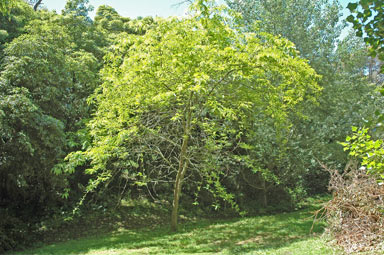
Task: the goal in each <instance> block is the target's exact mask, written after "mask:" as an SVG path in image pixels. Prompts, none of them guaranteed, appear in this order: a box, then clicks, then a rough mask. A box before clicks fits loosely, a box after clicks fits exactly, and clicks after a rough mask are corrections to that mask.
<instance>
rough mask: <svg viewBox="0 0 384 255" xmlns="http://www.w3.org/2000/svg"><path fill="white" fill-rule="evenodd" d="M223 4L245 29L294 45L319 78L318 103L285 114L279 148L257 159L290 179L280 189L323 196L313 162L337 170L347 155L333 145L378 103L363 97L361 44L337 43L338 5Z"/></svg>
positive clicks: (321, 175) (323, 183) (366, 86)
mask: <svg viewBox="0 0 384 255" xmlns="http://www.w3.org/2000/svg"><path fill="white" fill-rule="evenodd" d="M227 3H228V5H229V6H230V7H231V8H232V9H234V10H235V11H238V12H239V13H240V14H241V15H242V17H243V18H244V19H245V21H246V25H247V29H248V30H251V31H252V30H253V29H255V28H260V29H261V30H263V31H266V32H270V33H272V34H274V35H281V36H283V37H286V38H287V39H289V40H291V41H292V42H294V44H295V46H296V48H297V49H298V50H299V52H300V54H301V55H302V56H304V57H305V58H307V59H308V60H309V63H310V65H311V67H313V68H314V69H315V70H316V72H317V73H319V74H321V75H322V79H321V81H320V82H319V84H320V85H321V86H322V87H323V90H322V94H321V96H320V97H319V99H318V102H319V104H318V105H313V104H312V105H304V104H303V107H305V109H303V115H304V117H301V118H297V117H296V116H290V120H291V123H292V126H291V130H290V132H289V133H287V136H286V137H287V139H288V141H287V143H286V144H285V148H278V147H276V146H274V147H272V148H270V149H269V150H268V152H265V151H264V150H262V149H260V150H259V151H260V153H263V152H264V156H263V157H262V158H264V159H267V158H270V161H269V162H270V164H269V165H270V166H274V168H275V170H274V171H275V173H276V174H278V173H280V175H281V176H290V174H292V175H293V176H290V177H289V178H287V182H286V183H285V186H290V187H291V189H295V188H296V189H297V190H298V191H300V190H301V191H307V192H309V193H323V192H326V191H327V186H328V175H327V173H326V172H325V171H323V169H322V167H321V166H320V165H319V164H318V160H320V161H322V162H327V165H328V166H329V167H332V168H337V169H343V168H344V165H345V164H346V161H347V154H346V153H344V152H343V151H342V150H341V146H340V144H338V141H343V140H345V137H346V136H347V135H348V133H349V130H350V126H351V125H355V126H361V125H363V123H364V120H363V118H364V117H365V116H367V115H371V113H372V112H373V111H374V106H375V105H377V104H378V103H379V102H378V101H377V100H376V99H375V100H370V99H368V98H370V97H371V96H373V95H374V94H375V92H374V90H375V87H374V86H371V84H370V82H369V80H367V79H366V75H365V71H364V70H367V69H368V67H369V62H370V60H369V59H368V58H367V57H366V56H365V55H366V47H365V45H364V44H363V43H361V42H360V41H358V40H357V38H356V37H354V36H353V35H350V36H348V38H347V39H345V40H343V41H339V39H338V38H339V37H340V35H341V30H342V28H343V27H344V25H343V23H342V22H340V19H339V18H340V16H341V13H340V12H341V6H340V4H339V3H338V1H326V0H322V1H315V0H299V1H293V0H288V1H280V0H278V1H269V0H245V1H238V0H227ZM357 56H358V57H357ZM352 60H354V61H355V62H353V61H352ZM375 98H377V97H375ZM362 100H364V101H362ZM356 102H366V103H364V104H363V103H358V104H357V103H356ZM260 122H261V120H260ZM264 123H268V122H265V121H264ZM262 129H269V130H270V129H271V127H270V126H268V125H267V126H266V127H264V128H262ZM265 138H266V137H264V139H259V140H260V141H265V142H264V144H265V146H261V147H262V148H268V147H269V146H270V144H273V137H272V136H271V137H270V139H269V140H265ZM263 165H264V166H265V167H266V165H268V164H267V162H264V163H263ZM278 175H279V174H278ZM291 193H292V191H291ZM293 193H295V192H293Z"/></svg>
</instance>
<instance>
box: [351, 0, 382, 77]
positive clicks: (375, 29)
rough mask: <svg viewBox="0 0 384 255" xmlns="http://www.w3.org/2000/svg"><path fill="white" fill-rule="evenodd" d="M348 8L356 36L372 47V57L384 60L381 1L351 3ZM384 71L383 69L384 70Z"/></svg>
mask: <svg viewBox="0 0 384 255" xmlns="http://www.w3.org/2000/svg"><path fill="white" fill-rule="evenodd" d="M347 8H348V9H349V10H350V12H351V15H349V16H348V17H347V21H348V22H350V23H352V24H353V28H354V29H355V31H356V35H357V36H360V37H363V38H364V41H365V42H366V43H367V44H369V45H370V46H371V48H370V55H371V56H373V57H375V56H376V54H379V58H380V59H381V60H384V47H383V44H384V36H383V33H384V21H383V20H384V5H383V1H381V0H374V1H366V0H361V1H359V2H357V3H349V4H348V6H347ZM382 71H383V69H382Z"/></svg>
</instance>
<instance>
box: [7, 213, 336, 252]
mask: <svg viewBox="0 0 384 255" xmlns="http://www.w3.org/2000/svg"><path fill="white" fill-rule="evenodd" d="M315 209H316V207H314V206H311V207H308V208H306V209H304V210H299V211H296V212H292V213H282V214H276V215H269V216H258V217H249V218H238V219H232V220H214V221H213V220H202V221H199V222H195V223H192V222H190V223H187V224H184V225H183V226H181V227H180V231H179V232H178V233H171V232H170V231H169V228H168V227H165V226H162V227H156V226H154V227H152V228H143V229H139V230H125V229H121V230H118V231H114V232H112V233H110V234H103V235H100V236H95V237H92V238H81V239H78V240H73V241H68V242H63V243H58V244H52V245H48V246H45V247H42V248H38V249H34V250H27V251H24V252H19V253H10V254H31V255H32V254H67V255H70V254H87V255H122V254H281V255H300V254H305V255H309V254H327V255H329V254H340V253H339V252H337V251H336V250H335V248H334V247H332V246H331V245H330V244H328V243H327V242H326V241H325V240H324V239H323V238H322V237H320V235H321V233H322V232H323V229H324V223H318V224H317V225H315V228H314V230H313V233H310V229H311V226H312V220H313V219H312V217H311V216H312V212H313V211H314V210H315ZM95 224H97V222H95Z"/></svg>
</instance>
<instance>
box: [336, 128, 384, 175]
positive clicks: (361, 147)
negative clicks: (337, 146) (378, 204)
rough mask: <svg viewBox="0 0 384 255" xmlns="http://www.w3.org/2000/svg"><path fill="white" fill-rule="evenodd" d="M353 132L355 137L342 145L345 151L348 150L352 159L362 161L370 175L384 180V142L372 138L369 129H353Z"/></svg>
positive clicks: (349, 137)
mask: <svg viewBox="0 0 384 255" xmlns="http://www.w3.org/2000/svg"><path fill="white" fill-rule="evenodd" d="M352 131H353V132H354V133H353V135H352V136H348V137H347V138H346V141H345V142H343V143H341V144H342V145H343V146H344V150H348V151H349V155H350V156H351V157H353V158H357V159H360V160H361V165H362V166H364V167H366V169H367V173H368V174H371V175H373V176H375V177H376V178H378V179H380V180H384V161H383V159H384V148H383V141H382V140H381V139H377V138H376V139H374V138H372V136H371V135H370V134H369V129H368V128H360V129H358V128H357V127H352Z"/></svg>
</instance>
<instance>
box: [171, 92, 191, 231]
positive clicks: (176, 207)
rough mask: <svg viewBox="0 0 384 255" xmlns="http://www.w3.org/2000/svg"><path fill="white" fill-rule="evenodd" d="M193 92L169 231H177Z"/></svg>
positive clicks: (186, 165)
mask: <svg viewBox="0 0 384 255" xmlns="http://www.w3.org/2000/svg"><path fill="white" fill-rule="evenodd" d="M192 97H193V92H191V94H190V97H189V102H188V105H187V108H186V116H185V123H184V132H183V143H182V145H181V150H180V157H179V168H178V171H177V175H176V180H175V186H174V189H173V204H172V216H171V230H172V231H177V219H178V211H179V200H180V195H181V185H182V183H183V179H184V175H185V173H186V171H187V168H188V162H187V160H186V156H187V149H188V141H189V137H190V132H191V119H192V113H191V103H192Z"/></svg>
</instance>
